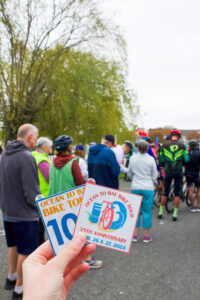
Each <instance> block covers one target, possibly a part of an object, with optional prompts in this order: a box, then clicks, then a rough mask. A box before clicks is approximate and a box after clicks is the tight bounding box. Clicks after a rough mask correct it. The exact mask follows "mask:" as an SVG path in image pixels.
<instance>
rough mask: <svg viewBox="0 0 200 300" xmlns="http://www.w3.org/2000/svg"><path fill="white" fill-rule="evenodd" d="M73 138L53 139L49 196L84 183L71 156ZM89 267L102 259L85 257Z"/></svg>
mask: <svg viewBox="0 0 200 300" xmlns="http://www.w3.org/2000/svg"><path fill="white" fill-rule="evenodd" d="M72 142H73V139H72V137H71V136H69V135H61V136H59V137H57V138H56V139H55V141H54V147H55V150H56V151H57V155H56V157H55V158H54V160H53V164H52V165H51V169H50V181H49V196H51V195H54V194H57V193H61V192H63V191H66V190H69V189H72V188H74V187H76V186H79V185H82V184H84V183H85V179H84V177H83V175H82V173H81V169H80V166H79V163H78V158H76V157H74V156H72ZM86 262H87V263H88V264H89V268H90V269H98V268H101V267H102V265H103V262H102V260H96V259H95V258H94V257H91V256H89V257H87V259H86Z"/></svg>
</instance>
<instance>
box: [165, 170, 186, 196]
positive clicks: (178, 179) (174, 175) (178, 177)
mask: <svg viewBox="0 0 200 300" xmlns="http://www.w3.org/2000/svg"><path fill="white" fill-rule="evenodd" d="M173 179H174V194H175V197H180V195H181V186H182V180H183V174H182V173H180V172H167V173H166V175H165V179H164V196H166V197H168V195H169V191H170V187H171V183H172V180H173Z"/></svg>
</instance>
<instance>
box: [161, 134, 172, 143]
mask: <svg viewBox="0 0 200 300" xmlns="http://www.w3.org/2000/svg"><path fill="white" fill-rule="evenodd" d="M163 139H164V141H165V143H167V141H171V135H170V134H165V135H164V137H163Z"/></svg>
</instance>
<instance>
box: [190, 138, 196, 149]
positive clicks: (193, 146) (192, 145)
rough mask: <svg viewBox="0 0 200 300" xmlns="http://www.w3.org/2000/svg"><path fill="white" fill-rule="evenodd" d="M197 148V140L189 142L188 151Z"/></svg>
mask: <svg viewBox="0 0 200 300" xmlns="http://www.w3.org/2000/svg"><path fill="white" fill-rule="evenodd" d="M197 146H198V142H197V140H195V139H193V140H190V141H189V147H190V149H195V148H196V147H197Z"/></svg>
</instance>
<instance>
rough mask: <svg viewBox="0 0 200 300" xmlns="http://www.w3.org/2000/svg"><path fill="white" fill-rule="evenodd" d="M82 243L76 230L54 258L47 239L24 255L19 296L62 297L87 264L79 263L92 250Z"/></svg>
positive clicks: (38, 299) (37, 298)
mask: <svg viewBox="0 0 200 300" xmlns="http://www.w3.org/2000/svg"><path fill="white" fill-rule="evenodd" d="M85 242H86V235H85V234H84V233H78V234H76V235H75V236H74V238H73V239H72V241H71V242H69V244H67V246H66V247H65V248H64V249H63V250H62V251H61V252H60V253H59V254H58V255H57V256H55V257H54V254H53V251H52V248H51V245H50V243H49V241H47V242H45V243H44V244H42V245H41V246H40V247H39V248H38V249H37V250H36V251H34V252H33V253H32V254H31V255H30V256H28V258H27V259H26V260H25V261H24V263H23V285H24V297H23V299H24V300H52V299H53V300H61V299H63V300H64V299H66V296H67V294H68V292H69V290H70V289H71V287H72V285H73V284H74V282H75V281H76V280H78V279H79V277H80V276H82V275H83V274H84V273H85V272H87V271H88V269H89V265H88V264H87V263H83V264H79V263H80V262H81V261H82V260H84V259H85V258H86V257H87V256H89V255H90V254H91V253H92V252H94V251H95V250H96V246H95V245H93V244H89V245H87V246H85Z"/></svg>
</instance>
